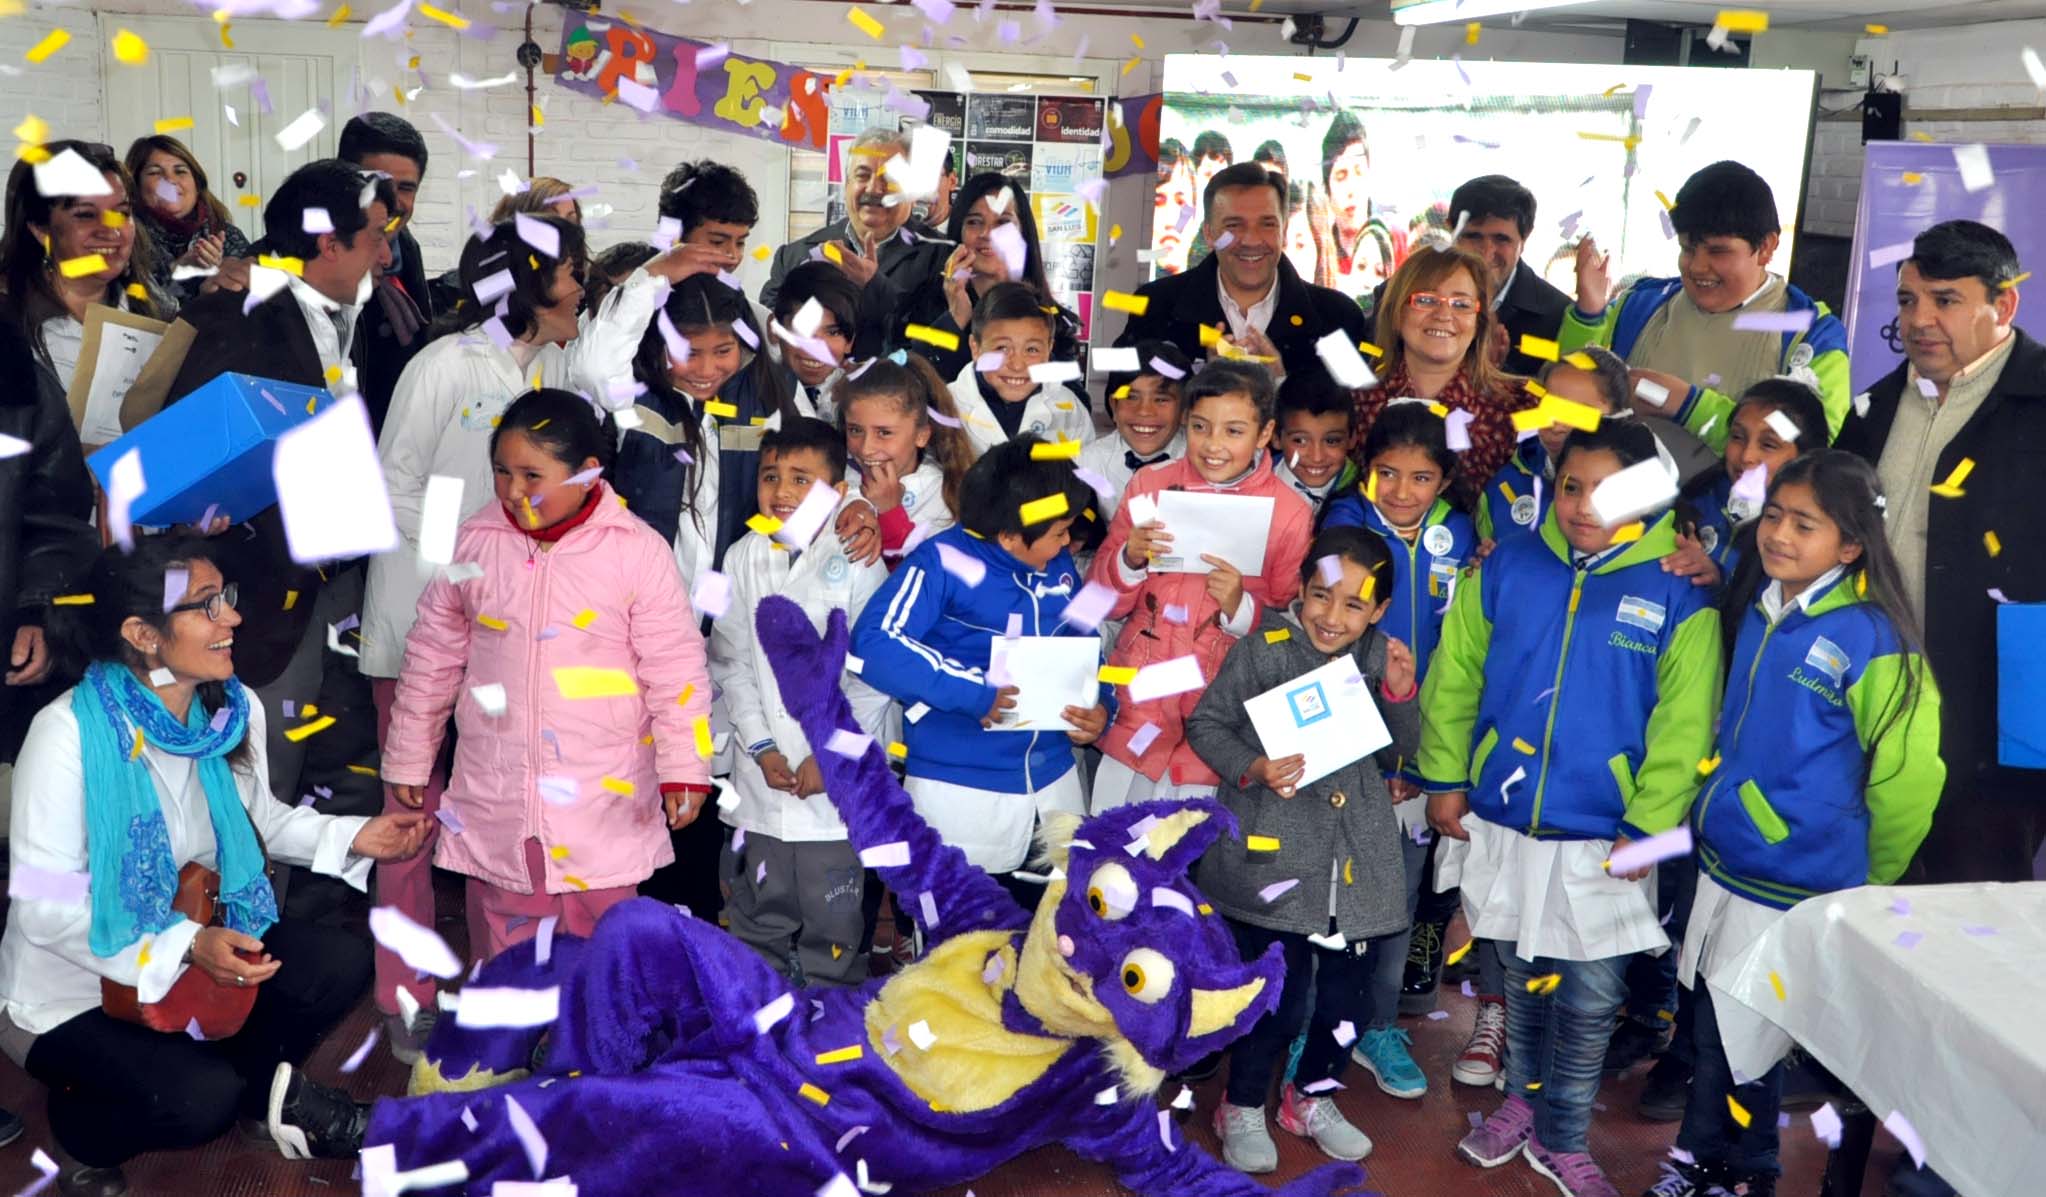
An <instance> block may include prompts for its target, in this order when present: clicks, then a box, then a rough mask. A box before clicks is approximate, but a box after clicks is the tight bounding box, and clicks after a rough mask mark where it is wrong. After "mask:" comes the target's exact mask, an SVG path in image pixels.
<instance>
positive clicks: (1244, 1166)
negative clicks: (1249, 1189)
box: [1215, 1101, 1279, 1172]
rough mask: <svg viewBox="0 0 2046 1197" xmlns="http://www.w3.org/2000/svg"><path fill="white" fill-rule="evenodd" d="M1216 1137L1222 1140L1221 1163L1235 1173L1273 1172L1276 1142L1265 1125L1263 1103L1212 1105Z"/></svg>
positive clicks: (1277, 1159)
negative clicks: (1258, 1104) (1213, 1107)
mask: <svg viewBox="0 0 2046 1197" xmlns="http://www.w3.org/2000/svg"><path fill="white" fill-rule="evenodd" d="M1215 1137H1216V1138H1218V1139H1220V1140H1222V1162H1223V1163H1225V1164H1227V1165H1229V1166H1230V1167H1231V1168H1234V1169H1236V1170H1237V1171H1238V1172H1276V1171H1278V1170H1279V1145H1278V1144H1277V1143H1274V1142H1272V1132H1271V1131H1270V1130H1269V1129H1267V1128H1266V1127H1265V1111H1264V1107H1263V1106H1232V1105H1230V1104H1229V1103H1228V1102H1226V1101H1225V1102H1223V1103H1222V1104H1221V1105H1218V1106H1216V1107H1215Z"/></svg>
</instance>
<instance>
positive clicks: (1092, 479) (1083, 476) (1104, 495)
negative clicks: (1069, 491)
mask: <svg viewBox="0 0 2046 1197" xmlns="http://www.w3.org/2000/svg"><path fill="white" fill-rule="evenodd" d="M937 414H938V413H937V411H936V410H933V411H932V412H931V415H933V416H936V415H937ZM1073 477H1075V478H1078V479H1079V480H1080V481H1082V482H1084V483H1086V484H1087V485H1088V486H1090V487H1092V488H1094V493H1095V494H1096V495H1098V496H1099V497H1100V499H1101V505H1102V506H1103V507H1112V506H1114V505H1115V500H1116V494H1115V487H1114V486H1112V485H1110V484H1109V481H1108V479H1106V478H1104V477H1102V476H1101V475H1100V474H1099V473H1097V472H1095V471H1093V470H1090V469H1088V468H1086V467H1085V466H1080V467H1077V468H1075V469H1074V470H1073Z"/></svg>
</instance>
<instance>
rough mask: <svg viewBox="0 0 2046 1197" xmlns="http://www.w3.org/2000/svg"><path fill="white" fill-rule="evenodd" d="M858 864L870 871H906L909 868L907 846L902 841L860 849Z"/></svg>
mask: <svg viewBox="0 0 2046 1197" xmlns="http://www.w3.org/2000/svg"><path fill="white" fill-rule="evenodd" d="M860 863H861V864H863V865H865V866H867V867H868V868H870V869H906V868H908V867H909V845H908V844H907V843H905V842H903V841H902V840H896V841H894V842H893V843H888V844H875V845H874V846H873V847H871V848H862V849H860Z"/></svg>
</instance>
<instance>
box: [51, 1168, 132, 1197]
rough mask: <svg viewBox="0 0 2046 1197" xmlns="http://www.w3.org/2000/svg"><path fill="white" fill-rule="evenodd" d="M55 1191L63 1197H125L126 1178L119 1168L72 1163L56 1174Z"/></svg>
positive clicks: (126, 1190)
mask: <svg viewBox="0 0 2046 1197" xmlns="http://www.w3.org/2000/svg"><path fill="white" fill-rule="evenodd" d="M57 1191H58V1192H59V1193H62V1194H63V1195H64V1197H125V1194H126V1193H127V1192H128V1178H127V1176H126V1175H124V1174H123V1173H122V1172H121V1170H120V1169H119V1168H93V1167H89V1166H87V1165H85V1164H77V1163H74V1164H72V1165H71V1166H70V1167H68V1168H63V1169H61V1170H60V1171H59V1172H58V1173H57Z"/></svg>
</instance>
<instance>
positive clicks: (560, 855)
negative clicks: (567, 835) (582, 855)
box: [547, 844, 568, 863]
mask: <svg viewBox="0 0 2046 1197" xmlns="http://www.w3.org/2000/svg"><path fill="white" fill-rule="evenodd" d="M547 855H549V856H551V857H553V858H554V860H555V861H556V862H557V863H559V862H560V861H564V860H567V859H568V845H567V844H556V845H554V846H553V847H552V848H549V849H547Z"/></svg>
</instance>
